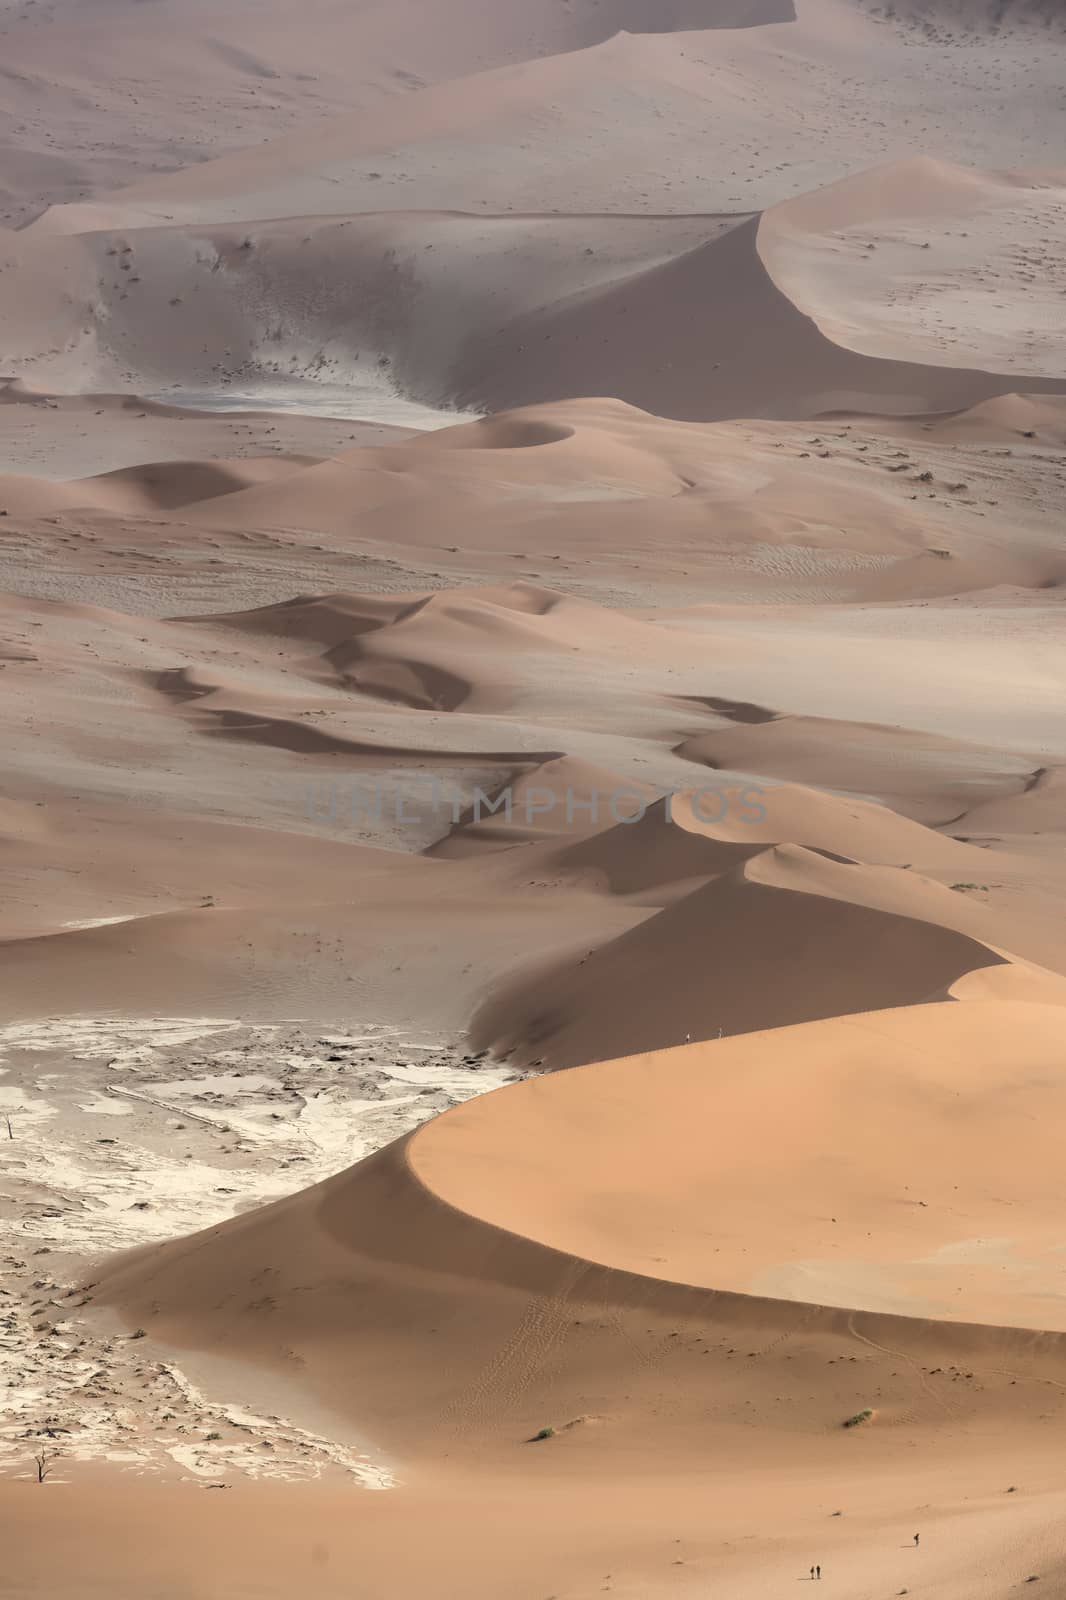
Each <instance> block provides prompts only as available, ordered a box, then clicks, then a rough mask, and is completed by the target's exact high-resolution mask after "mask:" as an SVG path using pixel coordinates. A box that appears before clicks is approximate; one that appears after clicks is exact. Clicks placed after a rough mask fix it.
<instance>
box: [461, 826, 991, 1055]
mask: <svg viewBox="0 0 1066 1600" xmlns="http://www.w3.org/2000/svg"><path fill="white" fill-rule="evenodd" d="M712 870H713V869H712ZM975 923H976V925H977V926H978V927H981V926H982V924H984V926H985V928H986V938H987V937H990V936H991V934H992V928H993V924H992V922H991V920H987V921H986V920H985V919H984V918H982V917H981V915H980V913H979V912H978V914H977V915H976V916H975V915H974V908H972V907H970V906H969V905H968V904H967V903H965V902H963V901H962V898H961V897H960V896H958V895H955V894H953V893H952V891H951V890H949V889H944V888H942V887H941V886H940V885H939V884H934V883H929V882H927V881H926V880H923V879H922V878H920V877H919V876H918V875H917V874H911V873H908V874H906V875H904V874H903V873H902V872H900V871H898V870H894V871H893V870H888V869H884V868H869V867H864V866H856V865H853V864H850V863H848V864H836V863H833V862H830V861H828V860H825V859H823V858H822V857H821V856H817V855H814V854H813V853H812V852H809V851H806V850H803V849H801V848H800V847H798V846H795V845H787V846H778V847H776V848H775V849H774V850H772V851H770V852H763V853H760V854H758V855H754V856H751V857H750V858H748V859H747V860H744V861H742V864H741V865H740V866H738V867H735V868H734V869H733V870H732V871H730V872H726V873H723V874H722V875H721V876H719V877H716V878H714V879H712V880H711V882H709V883H708V884H706V885H705V886H704V887H703V888H698V889H695V890H694V891H693V892H692V893H690V894H687V895H685V896H684V897H683V898H681V899H679V900H675V901H674V902H673V903H672V904H670V905H668V906H667V907H666V908H665V909H664V910H662V911H659V912H657V913H656V914H655V915H654V916H652V917H651V918H650V919H649V920H648V921H647V922H644V923H642V924H641V925H640V927H638V928H635V929H633V930H632V931H630V932H628V933H625V934H622V935H621V937H620V938H618V939H616V940H614V941H612V942H611V943H609V944H605V945H601V946H600V947H599V948H598V949H594V950H586V951H583V952H581V954H580V958H579V959H577V960H575V956H576V955H577V952H576V951H572V952H571V953H570V954H569V955H568V956H567V958H566V959H565V961H562V962H560V963H558V964H556V965H554V966H550V967H548V968H547V969H546V970H545V971H543V972H541V973H539V974H537V975H536V976H535V977H533V978H531V979H525V980H521V981H519V983H518V984H516V985H513V986H512V987H511V988H510V989H505V990H504V991H503V992H502V993H498V994H496V995H495V996H493V998H491V999H490V1000H489V1001H488V1002H487V1004H486V1005H485V1006H484V1007H483V1009H482V1010H481V1012H480V1013H479V1014H478V1017H477V1019H476V1021H475V1024H474V1033H473V1036H474V1038H475V1040H477V1041H478V1043H479V1044H481V1045H482V1046H485V1045H491V1046H492V1048H493V1049H495V1050H497V1051H500V1052H506V1053H507V1054H508V1056H509V1057H511V1058H517V1059H518V1060H520V1061H521V1062H522V1063H523V1064H528V1063H530V1062H536V1064H537V1065H546V1066H552V1067H562V1066H573V1065H575V1064H578V1063H581V1062H585V1061H594V1060H602V1059H604V1057H605V1055H609V1054H635V1053H637V1052H638V1051H641V1050H647V1049H662V1048H664V1047H666V1046H669V1045H675V1044H683V1043H684V1042H685V1041H686V1040H688V1039H708V1038H711V1039H713V1038H715V1037H716V1036H717V1035H718V1034H719V1030H721V1033H722V1034H728V1035H732V1034H737V1033H746V1032H751V1031H754V1030H760V1029H766V1028H775V1027H785V1026H788V1025H790V1024H792V1023H796V1022H808V1021H814V1020H816V1019H818V1018H822V1017H831V1016H837V1015H844V1014H850V1013H855V1012H862V1011H873V1010H879V1009H883V1008H884V1007H886V1006H893V1005H898V1006H906V1005H914V1004H917V1003H920V1002H922V1001H926V1000H929V999H932V998H934V997H936V996H937V995H938V994H939V992H940V991H942V990H946V989H947V988H949V987H950V985H951V984H952V983H954V982H955V981H956V979H957V978H959V977H960V976H961V975H962V974H963V973H964V972H969V971H972V970H973V969H975V968H977V967H981V966H987V965H991V964H994V963H995V962H997V961H999V960H1001V959H1002V957H1001V956H999V955H998V954H996V953H995V952H994V951H992V950H991V949H989V948H986V947H985V945H984V944H983V943H981V942H980V941H979V939H975V938H974V937H972V935H970V934H964V933H961V932H959V931H957V930H958V928H959V927H960V925H962V926H966V925H969V926H970V927H973V926H974V924H975Z"/></svg>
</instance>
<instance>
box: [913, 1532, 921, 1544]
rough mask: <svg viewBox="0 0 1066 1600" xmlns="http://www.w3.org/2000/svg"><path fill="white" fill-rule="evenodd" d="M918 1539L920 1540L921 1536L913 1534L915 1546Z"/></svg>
mask: <svg viewBox="0 0 1066 1600" xmlns="http://www.w3.org/2000/svg"><path fill="white" fill-rule="evenodd" d="M920 1538H921V1534H920V1533H916V1534H915V1535H914V1542H915V1544H917V1543H918V1540H919V1539H920Z"/></svg>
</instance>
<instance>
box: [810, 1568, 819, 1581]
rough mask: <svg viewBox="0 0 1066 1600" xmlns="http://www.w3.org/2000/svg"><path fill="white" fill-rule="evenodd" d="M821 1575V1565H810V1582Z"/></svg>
mask: <svg viewBox="0 0 1066 1600" xmlns="http://www.w3.org/2000/svg"><path fill="white" fill-rule="evenodd" d="M821 1576H822V1569H821V1567H812V1568H811V1582H812V1583H815V1582H816V1581H817V1580H818V1579H819V1578H820V1577H821Z"/></svg>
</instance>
